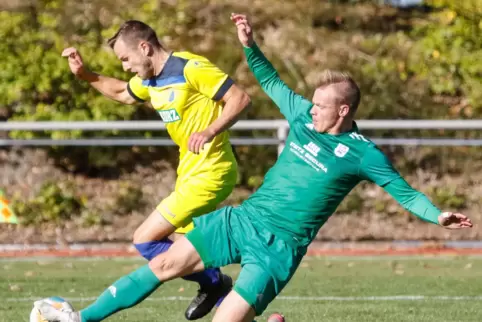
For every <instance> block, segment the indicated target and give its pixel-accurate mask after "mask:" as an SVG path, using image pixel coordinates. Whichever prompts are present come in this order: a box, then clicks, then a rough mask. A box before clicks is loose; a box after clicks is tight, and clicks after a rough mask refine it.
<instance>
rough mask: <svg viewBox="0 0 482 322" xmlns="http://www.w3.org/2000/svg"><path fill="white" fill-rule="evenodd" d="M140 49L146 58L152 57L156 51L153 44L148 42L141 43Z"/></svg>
mask: <svg viewBox="0 0 482 322" xmlns="http://www.w3.org/2000/svg"><path fill="white" fill-rule="evenodd" d="M139 49H140V50H141V53H142V54H143V55H144V56H152V54H153V51H154V49H153V48H152V46H151V44H149V43H148V42H146V41H141V42H140V43H139Z"/></svg>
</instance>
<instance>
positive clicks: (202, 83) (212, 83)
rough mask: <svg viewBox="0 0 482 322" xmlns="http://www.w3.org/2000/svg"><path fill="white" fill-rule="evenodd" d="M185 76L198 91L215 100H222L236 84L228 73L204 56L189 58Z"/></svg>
mask: <svg viewBox="0 0 482 322" xmlns="http://www.w3.org/2000/svg"><path fill="white" fill-rule="evenodd" d="M184 77H185V78H186V81H187V82H188V83H189V84H190V85H191V86H192V87H193V88H194V89H195V90H196V91H198V92H199V93H201V94H203V95H205V96H207V97H208V98H210V99H213V100H215V101H219V100H221V99H222V98H223V96H224V95H225V94H226V92H227V91H228V90H229V89H230V88H231V86H232V85H233V84H234V82H233V80H232V79H231V78H230V77H229V76H228V75H227V74H226V73H224V72H223V71H222V70H221V69H219V68H218V67H217V66H216V65H214V64H213V63H211V62H210V61H209V60H207V59H206V58H203V57H198V58H194V59H191V60H189V62H188V63H187V64H186V66H185V67H184Z"/></svg>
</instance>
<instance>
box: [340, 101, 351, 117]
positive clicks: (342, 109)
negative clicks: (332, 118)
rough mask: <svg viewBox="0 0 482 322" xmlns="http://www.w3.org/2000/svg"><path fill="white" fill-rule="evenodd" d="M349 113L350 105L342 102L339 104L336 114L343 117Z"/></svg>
mask: <svg viewBox="0 0 482 322" xmlns="http://www.w3.org/2000/svg"><path fill="white" fill-rule="evenodd" d="M349 113H350V106H348V105H346V104H343V105H342V106H340V109H339V110H338V115H339V116H340V117H345V116H347V115H348V114H349Z"/></svg>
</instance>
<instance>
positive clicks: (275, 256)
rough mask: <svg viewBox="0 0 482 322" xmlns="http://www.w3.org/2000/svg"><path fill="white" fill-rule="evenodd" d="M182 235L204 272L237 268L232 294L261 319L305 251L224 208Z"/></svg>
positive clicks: (237, 211) (237, 210)
mask: <svg viewBox="0 0 482 322" xmlns="http://www.w3.org/2000/svg"><path fill="white" fill-rule="evenodd" d="M194 226H195V228H194V230H192V231H190V232H189V233H187V234H186V237H187V239H188V240H189V241H190V242H191V243H192V244H193V246H194V248H196V250H197V252H198V253H199V255H200V256H201V259H202V261H203V263H204V266H205V267H206V268H212V267H222V266H226V265H229V264H234V263H238V264H241V272H240V274H239V276H238V279H237V281H236V284H235V285H234V291H235V292H236V293H238V294H239V295H240V296H241V297H243V298H244V299H245V300H246V302H248V303H249V305H251V306H252V307H253V308H254V310H255V311H256V314H257V315H261V314H262V313H263V311H264V310H265V309H266V307H267V306H268V304H269V303H270V302H271V301H273V300H274V298H275V297H276V296H277V295H278V294H279V293H280V292H281V290H282V289H283V288H284V287H285V285H286V284H287V283H288V282H289V280H290V279H291V277H292V276H293V274H294V273H295V271H296V269H297V268H298V265H299V264H300V262H301V259H302V258H303V256H304V255H305V253H306V247H298V248H296V247H292V246H290V245H288V243H287V242H285V241H284V240H282V239H280V238H278V237H276V236H275V235H274V234H273V233H271V232H269V231H267V230H266V229H264V228H260V227H258V226H255V225H253V222H252V220H251V219H250V217H248V216H247V215H246V213H245V212H244V210H243V209H242V208H241V207H239V208H233V207H224V208H222V209H219V210H216V211H214V212H212V213H210V214H207V215H204V216H201V217H198V218H195V219H194Z"/></svg>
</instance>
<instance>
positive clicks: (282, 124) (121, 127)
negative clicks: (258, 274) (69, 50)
mask: <svg viewBox="0 0 482 322" xmlns="http://www.w3.org/2000/svg"><path fill="white" fill-rule="evenodd" d="M357 124H358V127H359V128H360V129H361V130H383V129H385V130H386V129H390V130H482V120H359V121H357ZM232 129H233V130H241V131H248V130H273V131H276V135H275V136H273V137H257V138H253V137H233V138H231V142H232V143H233V144H234V145H277V146H278V152H281V151H282V149H283V147H284V143H285V141H286V138H287V136H288V133H289V125H288V122H287V121H286V120H242V121H239V122H238V123H236V124H235V125H234V126H233V127H232ZM12 130H18V131H54V130H56V131H68V130H83V131H99V130H118V131H165V130H166V126H165V124H164V123H162V122H159V121H106V122H0V131H12ZM372 141H374V142H375V143H376V144H378V145H412V146H413V145H416V146H420V145H430V146H482V139H454V138H372ZM133 145H138V146H169V145H174V143H173V142H172V141H171V140H170V139H168V138H122V137H120V138H89V139H50V138H45V139H0V146H133Z"/></svg>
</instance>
